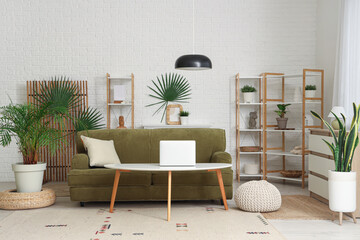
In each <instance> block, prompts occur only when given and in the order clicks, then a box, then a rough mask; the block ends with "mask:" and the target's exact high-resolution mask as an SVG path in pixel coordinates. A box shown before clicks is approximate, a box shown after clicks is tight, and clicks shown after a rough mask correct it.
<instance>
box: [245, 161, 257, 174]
mask: <svg viewBox="0 0 360 240" xmlns="http://www.w3.org/2000/svg"><path fill="white" fill-rule="evenodd" d="M244 173H245V174H258V173H259V164H252V163H245V165H244Z"/></svg>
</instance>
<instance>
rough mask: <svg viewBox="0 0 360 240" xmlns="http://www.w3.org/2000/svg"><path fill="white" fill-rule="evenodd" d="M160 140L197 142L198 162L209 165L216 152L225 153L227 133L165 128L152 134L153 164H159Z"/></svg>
mask: <svg viewBox="0 0 360 240" xmlns="http://www.w3.org/2000/svg"><path fill="white" fill-rule="evenodd" d="M160 140H195V141H196V162H197V163H207V162H209V161H210V158H211V156H212V154H213V153H214V152H217V151H225V148H226V140H225V131H224V130H222V129H213V128H182V129H173V128H164V129H153V130H152V132H151V149H150V151H151V154H150V155H151V160H150V161H151V162H152V163H158V162H159V160H160V159H159V158H160V157H159V155H160V149H159V148H160Z"/></svg>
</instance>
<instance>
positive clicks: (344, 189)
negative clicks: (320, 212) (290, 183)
mask: <svg viewBox="0 0 360 240" xmlns="http://www.w3.org/2000/svg"><path fill="white" fill-rule="evenodd" d="M353 110H354V116H353V119H352V122H351V126H350V130H349V131H348V132H347V130H346V121H345V116H344V115H343V114H341V115H342V119H343V121H341V120H340V118H339V117H338V116H337V115H336V114H334V113H332V114H333V115H334V117H335V119H336V120H337V121H338V123H339V128H340V129H339V131H338V132H335V131H334V129H333V127H332V126H331V125H330V124H329V123H328V122H326V121H325V120H324V119H322V118H321V117H320V115H318V114H317V113H315V112H313V111H311V113H312V114H313V115H314V116H315V117H316V118H318V119H320V120H321V121H323V122H324V124H325V125H326V127H327V128H328V129H329V130H330V133H331V135H332V137H333V140H332V141H331V142H329V141H326V140H324V139H323V140H324V142H325V143H326V145H327V146H328V147H329V148H330V150H331V152H332V155H333V158H334V163H335V168H334V169H335V170H329V172H328V179H329V181H328V184H329V207H330V209H331V210H332V211H335V212H340V213H343V212H354V211H355V210H356V172H353V171H351V166H352V161H353V156H354V152H355V149H356V147H357V146H358V144H359V136H358V130H359V121H360V115H359V111H360V105H359V106H356V104H355V103H353Z"/></svg>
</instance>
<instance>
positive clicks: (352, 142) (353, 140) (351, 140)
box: [342, 103, 360, 172]
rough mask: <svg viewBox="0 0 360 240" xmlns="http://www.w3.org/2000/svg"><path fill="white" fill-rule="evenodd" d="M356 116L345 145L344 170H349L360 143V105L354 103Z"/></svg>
mask: <svg viewBox="0 0 360 240" xmlns="http://www.w3.org/2000/svg"><path fill="white" fill-rule="evenodd" d="M353 109H354V116H353V120H352V123H351V126H350V131H349V134H348V135H347V136H346V139H345V145H344V164H343V166H342V169H343V171H346V172H347V171H349V167H350V166H351V163H352V159H353V154H354V151H355V148H356V146H357V144H358V130H359V120H360V118H359V117H360V116H359V109H360V105H359V106H356V105H355V103H354V104H353Z"/></svg>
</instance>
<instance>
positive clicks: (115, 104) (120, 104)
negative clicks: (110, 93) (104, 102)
mask: <svg viewBox="0 0 360 240" xmlns="http://www.w3.org/2000/svg"><path fill="white" fill-rule="evenodd" d="M108 105H109V106H132V104H131V103H108Z"/></svg>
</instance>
